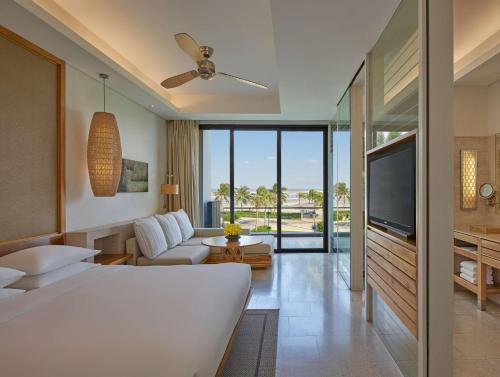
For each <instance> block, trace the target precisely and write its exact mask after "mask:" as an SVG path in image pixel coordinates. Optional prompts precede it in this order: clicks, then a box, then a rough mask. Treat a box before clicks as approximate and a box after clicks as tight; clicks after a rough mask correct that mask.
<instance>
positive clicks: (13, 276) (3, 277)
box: [0, 267, 26, 288]
mask: <svg viewBox="0 0 500 377" xmlns="http://www.w3.org/2000/svg"><path fill="white" fill-rule="evenodd" d="M24 275H26V274H25V273H24V272H22V271H18V270H14V269H12V268H5V267H0V288H3V287H6V286H8V285H9V284H12V283H14V282H15V281H16V280H19V279H21V278H22V277H23V276H24Z"/></svg>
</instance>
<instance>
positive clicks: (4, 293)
mask: <svg viewBox="0 0 500 377" xmlns="http://www.w3.org/2000/svg"><path fill="white" fill-rule="evenodd" d="M24 292H26V291H25V290H24V289H10V288H0V300H2V299H4V298H9V297H13V296H17V295H19V294H21V293H24Z"/></svg>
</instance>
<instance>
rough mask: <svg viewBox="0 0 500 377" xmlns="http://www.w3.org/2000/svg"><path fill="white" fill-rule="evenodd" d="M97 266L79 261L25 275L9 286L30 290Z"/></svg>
mask: <svg viewBox="0 0 500 377" xmlns="http://www.w3.org/2000/svg"><path fill="white" fill-rule="evenodd" d="M97 266H99V265H98V264H94V263H87V262H77V263H73V264H69V265H67V266H64V267H61V268H58V269H57V270H54V271H50V272H47V273H45V274H40V275H33V276H25V277H23V278H22V279H20V280H18V281H16V282H14V283H13V284H11V285H9V288H17V289H25V290H27V291H30V290H32V289H36V288H41V287H45V286H46V285H49V284H52V283H55V282H56V281H59V280H62V279H65V278H67V277H70V276H73V275H76V274H78V273H79V272H82V271H86V270H89V269H91V268H95V267H97Z"/></svg>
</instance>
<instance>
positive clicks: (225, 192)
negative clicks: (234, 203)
mask: <svg viewBox="0 0 500 377" xmlns="http://www.w3.org/2000/svg"><path fill="white" fill-rule="evenodd" d="M229 195H230V190H229V183H221V184H220V185H219V189H218V190H217V191H216V192H215V200H217V201H219V202H227V201H229Z"/></svg>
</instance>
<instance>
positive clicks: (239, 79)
mask: <svg viewBox="0 0 500 377" xmlns="http://www.w3.org/2000/svg"><path fill="white" fill-rule="evenodd" d="M217 74H218V75H222V76H226V77H229V78H231V79H235V80H238V81H240V82H243V83H245V84H248V85H253V86H256V87H257V88H261V89H268V87H267V86H265V85H263V84H259V83H258V82H255V81H250V80H247V79H243V78H241V77H238V76H234V75H230V74H229V73H224V72H217Z"/></svg>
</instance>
